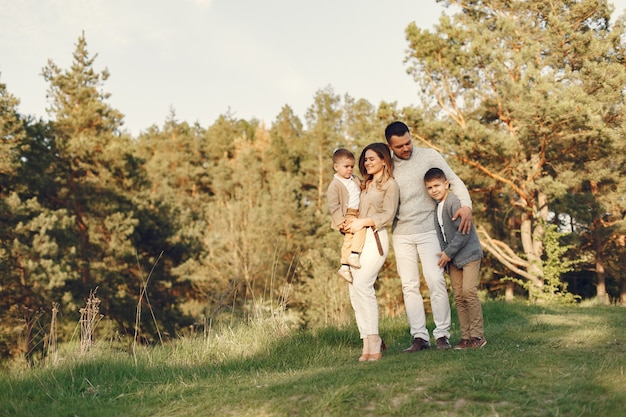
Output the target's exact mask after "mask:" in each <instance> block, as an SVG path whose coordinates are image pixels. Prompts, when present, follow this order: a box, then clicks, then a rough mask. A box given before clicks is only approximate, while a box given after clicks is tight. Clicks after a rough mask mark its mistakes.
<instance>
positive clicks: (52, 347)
mask: <svg viewBox="0 0 626 417" xmlns="http://www.w3.org/2000/svg"><path fill="white" fill-rule="evenodd" d="M58 313H59V303H54V302H53V303H52V318H51V319H50V335H49V336H48V357H49V358H51V360H52V363H53V364H56V363H57V362H58V359H59V357H58V356H59V351H58V348H57V314H58Z"/></svg>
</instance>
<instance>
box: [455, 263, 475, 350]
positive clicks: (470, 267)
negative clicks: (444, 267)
mask: <svg viewBox="0 0 626 417" xmlns="http://www.w3.org/2000/svg"><path fill="white" fill-rule="evenodd" d="M449 265H450V282H451V283H452V291H453V293H454V304H455V305H456V311H457V314H458V316H459V325H460V327H461V338H462V339H466V340H470V339H471V338H474V337H480V338H483V337H484V324H483V309H482V306H481V305H480V299H479V298H478V271H479V269H480V259H479V260H477V261H472V262H469V263H467V264H465V265H464V266H463V269H458V268H457V267H455V266H454V265H453V264H452V263H450V264H449Z"/></svg>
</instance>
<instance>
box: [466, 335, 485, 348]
mask: <svg viewBox="0 0 626 417" xmlns="http://www.w3.org/2000/svg"><path fill="white" fill-rule="evenodd" d="M486 344H487V341H486V340H485V338H484V337H473V338H472V340H470V343H469V347H470V348H473V349H477V348H482V347H485V345H486Z"/></svg>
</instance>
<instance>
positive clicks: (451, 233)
mask: <svg viewBox="0 0 626 417" xmlns="http://www.w3.org/2000/svg"><path fill="white" fill-rule="evenodd" d="M424 185H425V186H426V190H427V191H428V195H429V196H431V197H432V198H433V199H434V200H435V201H437V213H436V215H435V229H436V230H437V235H438V236H439V242H440V244H441V248H442V250H443V251H442V252H440V253H439V255H440V256H441V258H440V259H439V267H441V268H446V269H447V271H448V274H449V275H450V282H451V283H452V291H453V292H454V303H455V305H456V310H457V314H458V316H459V324H460V327H461V341H460V343H459V344H457V345H456V346H455V347H454V348H455V349H467V348H482V347H483V346H485V345H486V344H487V341H486V340H485V336H484V325H483V310H482V307H481V305H480V299H479V298H478V272H479V269H480V260H481V259H482V257H483V251H482V248H481V246H480V241H479V239H478V234H477V233H476V229H475V228H474V225H473V224H472V229H471V231H470V233H469V234H468V235H464V234H463V233H461V232H459V231H458V228H459V224H460V222H461V218H458V219H457V220H456V221H452V217H453V216H454V213H456V211H457V210H458V209H459V208H460V207H461V202H460V201H459V199H458V197H457V196H456V195H454V193H452V192H450V190H449V186H450V183H449V182H448V179H447V178H446V175H445V173H444V172H443V171H442V170H441V169H439V168H431V169H429V170H428V171H426V174H425V175H424Z"/></svg>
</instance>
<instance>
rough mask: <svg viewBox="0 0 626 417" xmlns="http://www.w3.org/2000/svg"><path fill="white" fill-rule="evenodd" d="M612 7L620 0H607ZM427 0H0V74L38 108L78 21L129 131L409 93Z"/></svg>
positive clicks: (38, 113) (427, 19)
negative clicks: (410, 35)
mask: <svg viewBox="0 0 626 417" xmlns="http://www.w3.org/2000/svg"><path fill="white" fill-rule="evenodd" d="M613 3H614V4H615V5H616V11H617V12H618V13H620V14H621V13H622V12H623V11H624V8H625V7H626V0H616V1H614V2H613ZM442 11H443V8H442V7H441V6H440V5H439V4H438V3H436V2H435V0H385V1H382V0H0V82H1V83H4V84H6V86H7V89H8V91H9V92H10V93H11V94H13V95H14V96H16V97H17V98H18V99H20V102H21V104H20V106H19V108H18V109H19V112H20V113H22V114H29V115H33V116H35V117H43V118H44V119H47V118H48V115H47V113H46V107H47V106H48V102H47V100H46V92H47V90H48V84H47V83H46V82H45V81H44V79H43V77H42V76H41V72H42V69H43V67H44V66H46V65H47V62H48V60H49V59H50V60H52V61H53V62H54V63H55V64H57V65H58V66H59V67H61V68H62V69H68V68H69V66H70V64H71V61H72V52H73V51H74V49H75V45H76V42H77V40H78V37H79V36H80V35H81V33H82V32H83V31H84V33H85V38H86V40H87V49H88V51H89V53H90V55H91V56H94V55H95V54H97V55H98V56H97V58H96V61H95V63H94V69H95V70H96V71H98V72H101V71H102V70H104V69H108V71H109V72H110V74H111V76H110V78H109V79H108V80H107V81H106V83H105V85H104V89H105V91H106V92H109V93H111V98H110V99H109V101H108V102H109V104H110V105H111V106H112V107H114V108H116V109H117V110H119V111H121V112H122V113H123V114H124V116H125V117H124V127H125V128H126V129H127V130H128V131H129V132H130V133H131V134H133V135H136V134H138V133H139V132H140V131H141V130H145V129H146V128H148V127H149V126H151V125H153V124H156V125H158V126H162V125H163V123H164V122H165V119H166V118H167V116H168V115H169V113H170V110H171V109H173V110H174V111H175V113H176V118H177V120H178V121H181V122H182V121H186V122H189V123H195V122H198V123H199V124H200V125H201V126H202V127H205V128H206V127H209V126H210V125H212V124H213V123H214V121H215V119H217V117H218V116H219V115H221V114H226V113H227V112H229V111H230V113H231V114H233V115H234V116H235V117H237V118H242V119H246V120H249V119H252V118H257V119H260V120H263V121H265V123H266V124H267V125H268V126H269V125H271V123H272V122H273V121H274V120H275V119H276V116H277V115H278V114H279V112H280V110H281V108H282V107H283V106H284V105H286V104H287V105H289V106H290V107H291V108H292V109H293V110H294V112H295V113H296V115H297V116H298V117H300V118H301V119H302V120H303V121H304V115H305V112H306V110H307V108H308V107H310V106H311V105H312V104H313V99H314V96H315V93H316V92H317V91H318V90H320V89H323V88H325V87H327V86H329V85H330V86H332V88H333V89H334V92H335V93H336V94H339V95H341V96H343V95H344V94H346V93H347V94H349V95H350V96H352V97H354V98H356V99H360V98H364V99H366V100H368V101H369V102H370V103H372V104H373V105H375V106H377V105H378V104H380V102H381V101H382V100H384V101H388V102H394V101H395V102H397V103H398V105H399V106H407V105H411V104H418V100H417V95H418V86H417V84H416V83H415V82H414V81H413V80H412V79H411V77H410V76H409V75H408V74H407V73H406V66H405V65H404V64H403V60H404V58H405V55H406V53H405V52H406V49H407V42H406V40H405V35H404V30H405V28H406V27H407V25H408V24H409V23H410V22H413V21H414V22H416V24H417V25H418V26H419V27H421V28H424V29H430V28H432V25H433V24H434V23H436V22H437V20H438V18H439V16H440V15H441V13H442Z"/></svg>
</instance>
